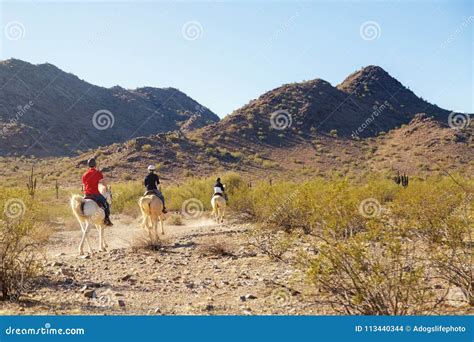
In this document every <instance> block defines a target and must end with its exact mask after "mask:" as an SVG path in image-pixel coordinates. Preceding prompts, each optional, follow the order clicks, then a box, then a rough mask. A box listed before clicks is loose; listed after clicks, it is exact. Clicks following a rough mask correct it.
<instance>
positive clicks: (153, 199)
mask: <svg viewBox="0 0 474 342" xmlns="http://www.w3.org/2000/svg"><path fill="white" fill-rule="evenodd" d="M138 206H139V207H140V211H141V212H142V227H143V228H144V229H146V230H147V231H148V236H149V237H150V240H152V241H153V236H152V231H154V232H155V237H156V238H157V239H158V222H160V226H161V234H162V235H164V234H165V229H164V227H163V220H164V219H165V215H164V214H163V202H162V201H161V199H159V198H158V196H156V195H147V196H143V197H140V199H139V200H138Z"/></svg>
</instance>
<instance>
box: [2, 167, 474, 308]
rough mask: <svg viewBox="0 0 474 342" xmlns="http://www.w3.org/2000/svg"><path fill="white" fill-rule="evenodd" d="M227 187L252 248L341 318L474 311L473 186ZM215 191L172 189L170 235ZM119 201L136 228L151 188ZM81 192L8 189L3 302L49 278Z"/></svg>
mask: <svg viewBox="0 0 474 342" xmlns="http://www.w3.org/2000/svg"><path fill="white" fill-rule="evenodd" d="M222 179H223V182H224V184H226V189H227V192H228V194H229V198H230V201H229V209H230V211H229V215H230V216H231V217H233V220H237V222H239V223H240V224H242V223H246V224H248V225H249V227H250V229H248V230H247V231H246V233H243V234H244V240H245V241H246V242H245V244H244V245H243V246H244V247H241V248H245V249H250V250H254V249H255V250H258V251H259V252H260V253H263V254H264V255H266V256H267V257H268V258H270V259H271V260H272V262H276V263H279V264H280V263H281V264H283V265H288V267H291V268H295V269H298V270H299V271H300V272H301V273H302V274H304V280H305V282H304V284H305V286H307V287H308V288H311V289H313V291H312V296H310V297H307V298H306V300H308V301H312V300H314V301H321V300H324V301H325V302H326V303H330V305H331V307H332V309H333V310H334V312H338V313H342V314H367V315H372V314H373V315H407V314H426V313H428V314H430V313H431V314H433V313H440V312H445V311H444V310H445V309H446V307H447V306H449V305H453V301H452V299H451V297H452V296H451V295H450V294H451V293H452V291H458V292H460V293H462V299H460V300H459V303H456V305H460V306H462V307H464V308H468V307H469V306H470V307H471V308H472V306H473V305H474V299H473V280H474V276H473V268H472V260H471V259H472V238H473V227H474V217H473V210H472V209H473V205H474V198H473V189H474V183H473V181H472V179H468V178H463V177H461V176H458V175H449V176H446V177H429V178H419V179H418V178H415V177H413V178H410V181H409V182H408V184H407V186H403V185H402V184H401V182H396V179H395V180H394V179H392V178H390V177H384V176H381V175H367V176H364V177H363V178H362V177H359V178H357V177H356V178H351V179H349V178H341V177H337V176H334V177H333V178H332V179H328V178H319V177H316V178H314V177H313V178H311V179H308V180H306V181H303V182H298V183H297V182H291V181H281V180H272V179H270V178H267V179H261V180H257V181H256V180H249V179H244V178H243V177H242V176H240V175H239V174H237V173H226V174H223V175H222ZM214 181H215V178H214V177H208V178H199V179H198V178H188V179H187V180H184V181H181V182H180V183H175V184H171V185H168V184H163V192H164V195H165V198H166V200H167V207H168V209H169V210H170V211H172V212H171V213H170V214H169V216H168V219H167V221H166V223H165V226H166V225H173V226H185V225H187V224H189V219H195V218H198V217H200V215H206V213H205V212H206V211H208V210H210V198H211V195H212V186H213V182H214ZM397 183H398V184H397ZM30 188H31V185H30ZM112 190H113V198H114V200H113V206H112V212H113V213H114V214H120V215H126V216H129V217H132V218H137V217H138V216H139V210H138V205H137V199H138V198H139V197H140V196H141V195H142V193H143V187H142V184H141V183H139V182H133V181H132V182H122V183H117V184H113V185H112ZM56 191H58V198H56ZM72 193H78V191H77V189H71V188H56V187H55V186H54V185H53V184H49V185H48V186H47V187H45V186H43V185H42V184H41V182H40V183H39V184H38V189H37V190H36V193H35V195H34V196H32V194H31V193H30V192H29V191H28V188H27V187H26V186H25V187H8V188H5V187H4V188H2V191H1V192H0V194H1V195H0V206H1V207H2V208H3V209H4V210H3V211H2V213H1V224H2V226H1V234H0V240H1V245H0V246H1V249H0V252H1V270H0V286H1V290H2V296H3V299H9V298H17V297H18V296H20V295H21V292H22V290H24V289H25V287H26V286H27V285H25V284H28V282H29V281H30V280H31V279H34V278H35V277H36V276H38V275H39V274H41V273H42V267H41V261H42V260H43V259H44V257H43V256H42V255H43V254H42V246H43V245H44V243H45V242H46V241H47V239H48V236H49V234H50V233H51V231H52V230H53V229H54V227H55V224H57V222H58V221H62V222H66V224H70V225H73V224H74V223H73V221H68V220H70V216H71V215H70V213H69V208H68V207H67V198H68V197H69V196H70V195H71V194H72ZM189 200H192V201H194V203H198V205H197V207H195V208H194V209H193V210H194V211H193V212H192V213H191V214H192V215H191V217H189V215H187V216H186V215H183V214H186V213H185V211H186V208H185V206H186V203H187V202H189ZM12 201H14V203H13V202H12ZM45 203H50V205H49V206H48V207H46V206H45V205H44V204H45ZM196 212H197V214H196V216H193V215H194V214H193V213H196ZM188 214H189V213H188ZM68 222H69V223H68ZM167 243H168V242H165V240H164V241H151V242H150V241H146V240H143V241H141V240H136V241H134V242H133V246H134V247H133V250H134V251H135V253H138V254H139V253H141V251H143V250H146V251H147V253H152V252H153V251H155V252H156V251H158V250H161V249H162V248H164V247H163V246H166V244H167ZM232 243H233V244H235V242H232ZM238 248H239V246H237V245H236V246H234V247H232V248H230V247H229V245H228V242H223V241H221V240H220V239H219V238H217V237H213V238H211V239H210V240H209V241H205V242H203V243H202V244H201V245H200V246H199V248H198V249H197V252H199V254H200V255H203V256H206V257H214V258H225V257H232V256H233V255H234V254H233V253H234V252H233V250H234V251H235V250H237V249H238Z"/></svg>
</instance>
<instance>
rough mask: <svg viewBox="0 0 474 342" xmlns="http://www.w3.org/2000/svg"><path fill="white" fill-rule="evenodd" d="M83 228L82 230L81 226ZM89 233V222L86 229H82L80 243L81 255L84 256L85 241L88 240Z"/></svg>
mask: <svg viewBox="0 0 474 342" xmlns="http://www.w3.org/2000/svg"><path fill="white" fill-rule="evenodd" d="M81 228H82V224H81ZM88 232H89V222H87V221H86V223H85V227H84V229H82V238H81V242H80V243H79V255H83V254H84V250H83V246H84V240H86V239H87V233H88ZM87 244H89V242H87ZM89 248H90V245H89Z"/></svg>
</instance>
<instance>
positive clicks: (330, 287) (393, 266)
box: [308, 232, 441, 315]
mask: <svg viewBox="0 0 474 342" xmlns="http://www.w3.org/2000/svg"><path fill="white" fill-rule="evenodd" d="M419 248H420V247H419V246H417V245H416V244H415V243H412V242H409V241H408V240H406V241H404V240H400V239H398V238H397V237H394V236H392V235H391V234H380V232H377V234H376V235H375V236H374V235H372V234H371V233H363V234H358V235H356V236H353V237H350V238H349V239H348V240H346V241H339V240H333V239H328V240H325V241H324V242H323V243H322V244H321V246H320V247H319V249H318V251H319V253H318V255H317V256H316V257H314V258H313V260H312V261H311V264H310V267H309V269H308V275H309V277H310V279H311V280H312V281H313V282H314V284H315V285H316V286H317V287H318V288H319V289H321V290H322V291H323V292H324V293H325V294H326V295H327V296H328V297H329V300H330V302H331V303H332V305H333V307H334V308H335V309H336V310H338V311H342V312H345V313H347V314H351V315H358V314H359V315H407V314H421V313H426V312H430V311H432V310H434V309H435V308H436V307H437V306H438V305H439V304H440V302H441V300H440V299H436V297H435V296H434V292H433V291H432V287H431V285H430V282H429V279H430V278H429V277H430V276H429V272H428V267H427V264H426V262H424V261H423V260H420V259H419V258H416V257H414V254H415V251H416V250H419Z"/></svg>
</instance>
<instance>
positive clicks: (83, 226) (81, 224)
mask: <svg viewBox="0 0 474 342" xmlns="http://www.w3.org/2000/svg"><path fill="white" fill-rule="evenodd" d="M79 225H80V226H81V231H82V233H83V234H84V230H85V227H86V225H87V221H86V222H84V224H83V222H80V221H79ZM85 241H86V244H87V248H88V249H89V253H90V254H92V252H93V251H92V247H91V244H90V243H89V239H88V238H87V237H86V239H85Z"/></svg>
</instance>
